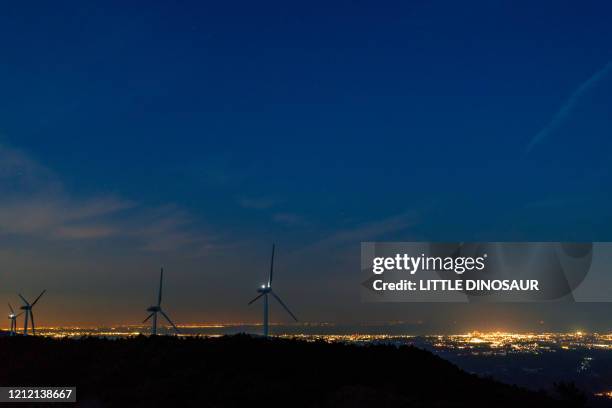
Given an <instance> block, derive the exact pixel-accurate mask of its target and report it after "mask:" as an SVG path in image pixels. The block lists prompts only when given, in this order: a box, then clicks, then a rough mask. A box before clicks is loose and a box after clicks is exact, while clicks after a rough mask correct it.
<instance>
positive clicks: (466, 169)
mask: <svg viewBox="0 0 612 408" xmlns="http://www.w3.org/2000/svg"><path fill="white" fill-rule="evenodd" d="M174 3H175V2H152V1H151V2H142V3H134V2H129V3H126V2H76V1H75V2H27V1H26V2H13V3H11V4H7V5H4V6H3V12H2V13H1V15H0V49H1V50H2V58H1V59H0V142H1V143H2V145H3V148H2V154H1V158H0V164H2V166H3V171H2V174H0V176H2V177H1V181H2V183H3V184H2V186H1V189H2V190H1V191H2V192H3V195H4V196H5V197H8V198H9V204H6V205H5V207H7V208H4V209H3V211H4V214H3V215H2V216H1V217H0V218H1V219H2V220H1V222H0V231H2V238H1V239H2V243H3V245H4V246H5V248H7V249H5V251H4V253H3V255H4V257H5V262H9V263H10V264H11V265H12V266H13V268H12V269H14V270H15V271H16V272H14V273H13V274H12V275H9V276H6V278H7V282H9V283H8V284H7V285H3V286H4V287H5V288H6V296H9V295H10V293H12V292H13V291H14V290H28V289H29V288H30V286H31V283H32V282H33V281H35V279H34V278H36V279H42V283H41V285H43V284H46V285H47V286H48V285H52V284H53V282H63V281H64V279H65V280H66V281H70V282H72V283H71V284H70V285H72V286H70V285H68V289H70V290H68V289H65V292H62V290H64V289H61V288H60V284H59V283H57V284H56V286H57V287H55V288H53V289H55V291H56V293H57V294H58V296H57V298H56V299H64V302H68V303H69V304H71V305H80V304H81V303H80V302H81V301H82V299H80V298H78V297H77V295H75V294H74V293H75V292H78V293H81V294H83V295H82V296H88V297H96V296H97V299H98V302H100V303H104V301H105V300H104V299H105V294H106V293H108V292H110V291H113V292H114V296H115V298H116V299H117V304H119V305H121V304H122V305H124V306H126V307H127V306H128V305H129V306H130V307H132V304H131V303H129V302H133V304H134V305H136V306H138V307H139V305H140V303H142V302H141V301H140V299H134V300H128V296H127V292H128V291H129V290H128V289H127V288H132V287H133V286H134V285H140V284H141V282H143V278H146V277H147V276H148V275H147V274H148V273H149V272H148V271H149V270H150V269H152V268H157V265H158V264H160V263H164V264H170V265H173V266H174V267H175V269H180V270H182V271H183V272H181V273H179V272H177V273H179V275H180V278H176V279H177V283H176V291H179V290H184V291H186V292H185V295H184V296H183V297H182V300H180V301H182V302H183V303H182V304H179V306H177V307H176V309H178V310H179V313H180V312H182V313H183V314H184V315H187V316H188V318H187V320H191V321H196V320H216V319H229V320H232V319H233V320H241V319H242V320H253V319H256V315H255V314H249V313H251V312H252V311H249V310H248V309H247V310H244V308H242V307H238V306H240V305H236V302H241V301H242V300H243V299H242V297H243V296H246V297H247V300H248V296H249V295H250V293H251V289H252V287H251V286H252V285H251V280H250V279H252V280H253V281H254V282H255V281H257V280H258V279H259V275H258V274H259V272H258V271H259V270H261V271H265V269H266V268H265V262H267V260H266V259H267V256H268V254H267V252H268V250H269V245H270V244H271V242H272V241H277V242H278V243H279V246H280V248H282V249H283V250H284V251H285V254H287V257H288V258H290V259H291V262H289V261H287V264H286V266H287V268H288V269H289V266H291V267H293V268H294V269H293V272H289V271H287V272H281V273H286V274H287V277H286V278H285V279H286V281H285V282H286V283H285V287H286V289H285V290H286V291H289V292H290V295H291V297H292V298H293V299H294V301H293V303H294V304H296V306H297V307H298V308H299V309H300V311H301V312H302V313H301V314H302V315H306V318H305V320H313V321H318V320H338V321H343V320H359V318H358V317H356V316H355V314H354V313H353V312H352V310H354V309H355V308H359V310H361V311H362V312H363V313H364V318H363V319H364V320H368V319H375V320H385V319H387V318H397V317H398V316H399V317H402V316H404V315H405V314H406V313H408V314H410V315H413V314H415V312H414V311H413V310H412V309H410V308H411V307H414V306H405V309H402V308H400V307H398V306H393V308H391V307H389V309H390V310H384V309H381V306H376V307H374V306H372V307H369V306H367V305H365V306H364V305H357V303H358V298H357V297H356V296H355V293H354V292H355V291H356V290H357V284H356V280H355V277H356V276H357V275H358V271H357V270H356V269H357V268H358V260H359V255H358V243H359V242H360V241H361V240H375V239H396V240H400V239H401V240H415V239H423V240H426V239H428V240H462V241H465V240H555V241H556V240H587V241H591V240H599V241H605V240H612V214H611V211H610V208H611V204H612V200H611V198H612V197H611V193H610V191H611V190H610V185H612V183H611V182H612V177H611V174H610V171H611V167H612V165H611V164H610V163H612V97H611V96H610V95H612V66H611V65H609V64H611V63H612V46H611V44H612V25H611V24H610V15H612V5H611V4H610V2H607V1H599V2H578V1H574V2H569V1H567V2H566V1H538V2H516V1H512V2H511V1H479V2H457V1H413V2H407V1H404V2H385V3H381V2H364V1H353V2H334V3H333V4H330V2H320V3H315V2H306V3H302V4H295V3H294V2H180V4H174ZM538 135H539V136H538ZM15 163H17V164H15ZM24 169H25V170H24ZM24 172H25V174H26V175H27V177H25V176H24ZM92 208H93V209H92ZM41 213H42V214H44V216H41V215H40V214H41ZM75 213H76V214H78V216H72V215H71V214H75ZM16 220H20V221H19V222H16ZM159 236H163V238H160V237H159ZM304 248H306V249H304ZM282 253H283V252H280V254H282ZM313 254H315V255H313ZM279 256H282V255H279ZM32 259H36V260H38V262H39V263H38V264H35V265H34V264H32V262H33V261H32ZM281 259H282V258H281ZM128 260H129V261H128ZM251 261H252V262H251ZM280 262H282V261H280ZM126 263H127V264H126ZM262 263H263V264H264V265H261V264H262ZM50 265H55V266H50ZM68 265H69V266H68ZM102 265H113V269H117V270H119V269H121V272H119V271H118V272H116V273H117V275H118V276H122V277H123V279H124V280H123V281H121V282H122V283H121V289H120V288H117V287H113V284H112V283H110V282H113V279H111V278H109V279H106V278H105V276H107V275H105V274H108V273H109V272H108V271H107V270H106V269H105V268H104V267H103V266H102ZM127 265H129V268H128V266H127ZM281 265H282V263H281ZM322 265H323V266H322ZM96 268H100V270H96ZM122 268H123V269H122ZM130 268H134V269H136V270H138V272H133V270H132V269H130ZM42 269H49V270H51V271H60V270H62V271H65V272H62V273H60V276H59V278H58V276H57V275H54V274H56V273H59V272H44V271H42ZM128 269H130V270H128ZM211 269H214V271H211ZM39 274H40V275H39ZM130 274H133V276H134V278H133V280H130V279H131V278H126V276H131V275H130ZM253 275H255V278H253ZM112 276H114V275H111V277H112ZM227 276H232V277H234V276H236V277H237V278H236V280H237V281H239V282H241V283H244V285H242V286H241V287H240V288H239V289H237V288H234V287H230V284H229V283H228V282H227V279H226V278H227ZM279 279H280V278H279ZM92 281H93V282H99V283H100V284H101V286H100V287H99V288H93V287H92V286H91V285H89V284H88V283H91V282H92ZM115 281H116V280H115ZM145 282H146V280H145ZM193 282H197V284H195V286H194V283H193ZM234 283H235V282H234ZM105 285H106V286H105ZM211 285H213V286H216V287H218V288H219V290H215V292H217V293H226V295H219V296H218V297H219V299H217V298H215V297H214V296H213V297H212V298H207V300H201V299H200V298H199V297H198V296H197V295H196V293H201V291H205V290H210V289H211V288H210V286H211ZM309 285H316V287H317V288H320V286H321V285H325V286H326V287H327V289H317V290H321V293H320V300H319V303H320V304H318V305H317V306H313V305H312V304H310V303H311V302H309V300H308V299H307V298H306V297H305V296H304V295H302V293H301V292H303V288H304V287H310V286H309ZM351 285H353V286H351ZM36 286H37V285H36ZM85 286H86V287H85ZM345 286H346V287H345ZM138 287H139V288H140V286H138ZM349 287H350V288H349ZM300 288H302V289H300ZM351 288H352V289H351ZM150 289H151V288H150V287H147V286H146V285H145V287H143V288H140V289H138V290H139V291H140V292H137V294H138V295H139V296H140V297H141V298H142V297H145V300H144V302H145V306H146V301H147V300H146V296H147V295H148V293H149V292H150ZM36 290H37V289H32V291H36ZM130 290H132V289H130ZM134 290H135V289H134ZM190 290H192V291H193V293H191V292H189V291H190ZM230 292H231V293H232V295H227V293H230ZM243 294H244V295H243ZM190 297H191V298H192V300H191V301H189V302H187V301H186V300H184V299H185V298H190ZM49 302H50V304H51V305H53V306H50V308H54V309H52V310H54V311H55V312H57V313H59V312H58V311H59V310H60V303H61V302H60V300H56V303H53V300H49ZM178 302H179V300H175V303H178ZM353 303H355V305H353ZM229 304H232V305H235V306H236V308H235V310H232V311H231V312H227V309H228V305H229ZM118 307H119V306H118ZM575 308H576V313H578V316H577V317H576V319H577V320H580V319H582V318H583V317H582V315H580V311H579V310H578V309H579V307H578V306H575ZM373 309H376V310H373ZM136 310H137V309H136ZM330 310H333V311H334V313H333V315H331V316H330V313H329V311H330ZM196 312H197V313H196ZM421 312H422V311H419V313H421ZM91 313H94V311H93V306H92V311H91ZM422 313H424V315H423V316H424V317H423V319H425V320H426V321H432V320H436V319H437V317H436V315H435V314H433V315H432V314H431V313H430V314H429V315H428V314H427V313H426V312H422ZM517 313H518V314H520V313H523V312H520V311H517ZM524 313H527V312H524ZM530 313H531V312H529V313H527V314H526V315H527V316H531V314H530ZM534 313H535V312H534ZM202 314H206V315H207V316H208V317H202ZM131 316H138V314H137V312H134V314H130V318H131ZM279 317H280V316H279ZM54 318H55V316H53V317H52V316H51V314H50V315H49V319H54ZM135 318H136V317H135ZM525 319H527V320H526V321H527V323H526V324H528V323H529V322H531V320H529V319H530V317H528V318H525ZM585 319H586V320H585V321H584V322H581V321H578V323H579V324H585V325H588V324H591V323H592V324H593V325H596V324H599V325H601V324H609V323H612V322H607V321H602V320H597V319H598V318H593V319H594V320H589V319H591V318H590V317H588V318H585ZM66 320H67V321H69V322H83V321H88V320H87V318H84V317H82V316H80V315H78V313H73V314H70V315H69V316H68V317H66ZM112 320H113V319H111V318H109V319H107V321H112ZM124 320H129V319H128V318H125V319H124ZM178 320H181V319H178ZM519 320H520V319H519ZM537 320H540V319H539V318H538V319H537ZM58 321H61V320H58Z"/></svg>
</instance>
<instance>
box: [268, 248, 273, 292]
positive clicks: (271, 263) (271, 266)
mask: <svg viewBox="0 0 612 408" xmlns="http://www.w3.org/2000/svg"><path fill="white" fill-rule="evenodd" d="M274 247H275V244H272V259H270V277H269V278H268V286H272V273H273V272H274Z"/></svg>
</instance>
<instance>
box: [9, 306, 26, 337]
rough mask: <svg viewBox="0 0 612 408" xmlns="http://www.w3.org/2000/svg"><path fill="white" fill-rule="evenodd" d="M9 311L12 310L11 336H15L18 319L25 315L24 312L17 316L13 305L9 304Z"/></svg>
mask: <svg viewBox="0 0 612 408" xmlns="http://www.w3.org/2000/svg"><path fill="white" fill-rule="evenodd" d="M8 307H9V309H10V310H11V313H10V314H9V315H8V318H9V320H10V321H11V331H10V335H11V336H14V335H16V334H17V318H18V317H19V316H21V315H22V314H23V312H21V313H19V314H17V315H16V314H15V310H13V306H11V304H10V303H9V304H8Z"/></svg>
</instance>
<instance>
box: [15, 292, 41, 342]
mask: <svg viewBox="0 0 612 408" xmlns="http://www.w3.org/2000/svg"><path fill="white" fill-rule="evenodd" d="M46 291H47V289H45V290H43V291H42V292H40V295H38V297H37V298H36V300H34V301H33V302H32V303H30V302H28V301H27V300H26V298H24V297H23V296H21V293H19V297H20V298H21V300H23V303H24V305H23V306H21V310H23V311H25V322H24V324H23V335H24V336H27V335H28V317H29V319H30V320H32V334H33V335H36V326H35V325H34V314H33V313H32V308H33V307H34V305H35V304H36V302H38V300H39V299H40V298H41V297H42V295H44V294H45V292H46Z"/></svg>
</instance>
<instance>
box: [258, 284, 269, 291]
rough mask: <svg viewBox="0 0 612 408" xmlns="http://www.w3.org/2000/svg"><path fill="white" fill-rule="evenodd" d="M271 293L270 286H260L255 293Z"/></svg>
mask: <svg viewBox="0 0 612 408" xmlns="http://www.w3.org/2000/svg"><path fill="white" fill-rule="evenodd" d="M271 291H272V286H270V285H261V286H260V287H258V288H257V293H270V292H271Z"/></svg>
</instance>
